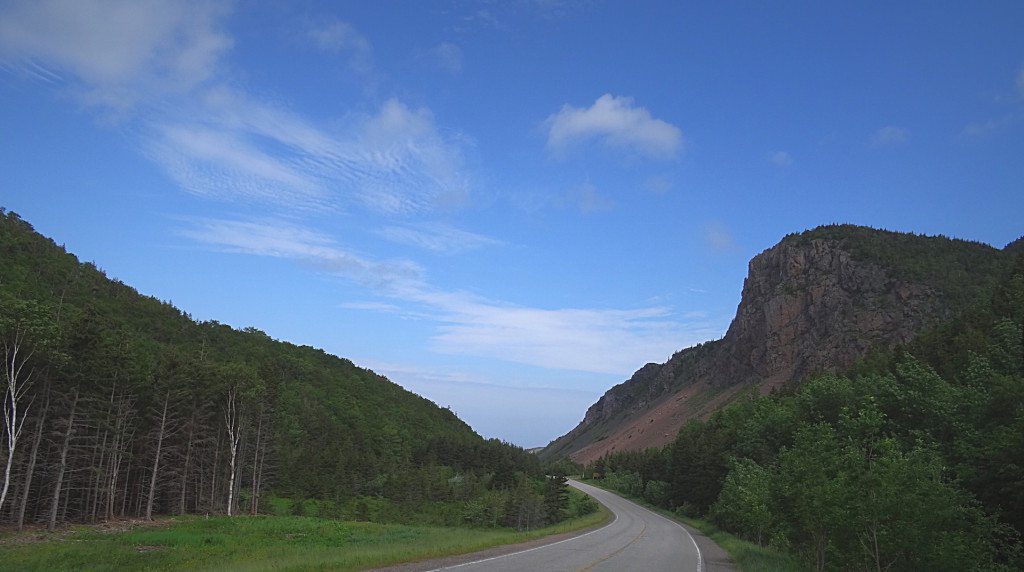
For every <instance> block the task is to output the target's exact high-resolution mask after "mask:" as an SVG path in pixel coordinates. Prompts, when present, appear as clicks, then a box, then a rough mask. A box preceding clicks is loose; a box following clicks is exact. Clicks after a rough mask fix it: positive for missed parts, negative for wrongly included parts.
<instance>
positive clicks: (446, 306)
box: [180, 219, 721, 375]
mask: <svg viewBox="0 0 1024 572" xmlns="http://www.w3.org/2000/svg"><path fill="white" fill-rule="evenodd" d="M180 234H181V235H182V236H185V237H187V238H190V239H193V240H196V241H199V242H201V243H203V244H205V245H208V246H209V247H212V248H217V249H220V250H223V251H225V252H234V253H240V254H249V255H256V256H268V257H275V258H287V259H292V260H295V261H296V262H301V263H305V264H309V265H312V266H315V267H317V268H322V269H325V270H328V271H330V272H333V273H335V274H337V275H339V276H341V277H343V278H346V279H349V280H353V281H355V282H357V283H360V284H364V285H367V286H370V287H373V288H375V290H376V292H377V294H378V295H379V296H381V297H383V298H384V299H385V300H388V301H387V302H377V301H370V302H360V303H358V306H352V305H349V306H347V307H349V308H351V309H360V310H369V311H379V312H385V313H400V314H402V315H405V316H408V317H413V318H415V319H420V320H425V321H428V322H431V323H433V324H435V333H434V334H433V335H432V336H431V338H430V342H429V343H430V347H431V348H432V349H433V351H435V352H438V353H443V354H456V355H472V356H477V357H485V358H492V359H499V360H504V361H509V362H515V363H523V364H529V365H534V366H538V367H545V368H555V369H564V370H575V371H582V372H590V373H602V374H614V375H628V374H629V373H631V372H632V371H633V370H635V369H636V366H637V364H642V363H646V362H648V361H653V360H661V359H664V358H665V357H666V356H668V355H671V354H672V352H674V351H675V350H678V349H679V348H680V347H684V346H687V345H692V344H694V343H698V342H701V341H704V340H707V339H709V338H711V337H715V336H717V335H720V334H721V331H720V328H719V327H716V325H715V324H712V323H711V322H710V321H709V320H706V319H704V318H703V317H702V318H700V319H699V320H697V321H688V320H686V319H683V320H680V318H678V317H677V316H675V315H674V313H673V311H672V310H671V309H670V308H667V307H663V306H651V307H643V308H636V309H616V308H537V307H529V306H522V305H517V304H512V303H508V302H504V301H499V300H491V299H487V298H484V297H481V296H477V295H474V294H469V293H465V292H457V291H446V290H443V289H438V288H436V287H433V286H431V285H430V283H429V281H428V280H427V279H426V278H425V276H424V272H423V270H422V269H421V268H420V267H419V266H418V265H416V264H414V263H412V262H409V261H404V260H396V261H379V260H374V259H373V258H370V257H366V256H362V255H358V254H355V253H352V252H350V251H348V250H346V249H344V248H342V247H341V246H339V245H338V244H337V243H336V242H335V241H334V240H332V239H331V238H330V237H328V236H326V235H324V234H322V233H319V232H315V231H312V230H309V229H306V228H303V227H301V226H297V225H295V224H292V223H287V222H284V221H280V220H272V219H267V220H221V219H195V220H191V221H189V223H188V226H187V228H184V229H182V230H181V231H180Z"/></svg>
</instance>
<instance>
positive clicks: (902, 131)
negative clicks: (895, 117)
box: [871, 125, 910, 147]
mask: <svg viewBox="0 0 1024 572" xmlns="http://www.w3.org/2000/svg"><path fill="white" fill-rule="evenodd" d="M907 141H910V130H909V129H906V128H905V127H896V126H895V125H886V126H885V127H883V128H881V129H879V130H878V131H876V132H875V134H874V136H873V137H872V138H871V142H872V144H874V145H875V146H877V147H886V146H890V145H899V144H901V143H906V142H907Z"/></svg>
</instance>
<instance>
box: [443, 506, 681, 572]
mask: <svg viewBox="0 0 1024 572" xmlns="http://www.w3.org/2000/svg"><path fill="white" fill-rule="evenodd" d="M591 498H593V497H591ZM608 510H611V509H610V508H609V509H608ZM612 514H615V513H614V511H613V512H612ZM616 520H619V515H617V514H615V518H613V519H611V520H610V521H609V522H608V524H606V525H604V526H602V527H601V528H596V529H594V530H591V531H590V532H588V533H586V534H581V535H579V536H574V537H572V538H566V539H565V540H559V541H558V542H552V543H551V544H545V545H543V546H535V547H533V548H527V549H526V550H520V551H519V552H510V553H508V554H502V555H501V556H492V557H490V558H484V559H483V560H474V561H472V562H463V563H462V564H455V565H453V566H443V567H441V568H435V569H433V570H429V571H428V572H438V570H453V569H455V568H462V567H463V566H470V565H472V564H482V563H484V562H490V561H492V560H499V559H501V558H508V557H509V556H515V555H517V554H526V553H527V552H533V551H534V550H540V549H541V548H547V547H549V546H556V545H558V544H562V543H563V542H572V541H573V540H579V539H581V538H583V537H586V536H590V535H591V534H594V533H595V532H600V531H602V530H604V529H605V528H606V527H608V526H611V525H612V523H613V522H615V521H616ZM684 530H685V529H684ZM691 540H692V539H691ZM697 572H700V571H699V570H698V571H697Z"/></svg>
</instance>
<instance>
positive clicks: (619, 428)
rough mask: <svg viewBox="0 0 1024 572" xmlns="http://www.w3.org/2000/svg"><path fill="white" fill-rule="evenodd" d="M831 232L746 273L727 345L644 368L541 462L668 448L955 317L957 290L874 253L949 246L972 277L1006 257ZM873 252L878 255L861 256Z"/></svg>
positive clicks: (778, 251)
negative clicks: (743, 402)
mask: <svg viewBox="0 0 1024 572" xmlns="http://www.w3.org/2000/svg"><path fill="white" fill-rule="evenodd" d="M823 229H825V231H823V230H822V229H819V230H817V231H809V232H807V233H804V234H801V235H791V236H790V237H787V238H786V239H785V240H783V241H782V242H781V243H779V244H778V245H776V246H774V247H772V248H770V249H768V250H766V251H764V252H762V253H761V254H759V255H757V256H756V257H754V259H753V260H751V261H750V266H749V273H748V275H747V278H746V280H745V281H744V285H743V293H742V297H741V301H740V304H739V308H738V309H737V312H736V317H735V319H734V320H733V321H732V324H731V325H730V326H729V329H728V331H727V333H726V334H725V336H724V337H723V338H722V339H720V340H717V341H712V342H708V343H704V344H700V345H698V346H694V347H692V348H688V349H685V350H683V351H680V352H678V353H676V354H675V355H673V356H672V358H671V359H669V360H668V362H666V363H665V364H653V363H651V364H647V365H645V366H644V367H642V368H641V369H640V370H639V371H637V372H636V373H635V374H634V375H633V376H632V377H631V378H630V379H629V380H628V381H626V382H624V383H621V384H619V385H617V386H615V387H613V388H612V389H610V390H609V391H608V392H607V393H605V395H604V396H603V397H601V399H599V400H598V401H597V403H595V404H594V405H592V406H591V407H590V409H588V410H587V413H586V415H585V416H584V418H583V421H581V422H580V424H579V425H578V426H576V428H574V429H573V430H572V431H570V432H569V433H567V434H566V435H564V436H562V437H560V438H558V439H556V440H555V441H552V442H551V444H549V445H548V447H547V448H546V449H545V450H544V451H543V453H542V454H543V455H544V456H547V457H555V456H561V455H569V456H570V457H572V458H573V459H576V460H578V461H581V462H586V461H590V460H593V459H596V458H598V457H600V456H601V455H603V454H605V453H607V452H611V451H621V450H630V449H641V448H646V447H652V446H660V445H664V444H666V443H668V442H670V441H671V440H672V439H674V438H675V435H676V433H678V431H679V428H680V427H681V426H682V424H683V423H684V422H685V421H686V420H688V419H690V418H693V417H701V416H706V415H709V414H710V413H712V412H714V411H715V410H717V409H718V408H720V407H721V406H723V405H724V404H726V403H728V402H729V400H730V399H732V398H733V397H734V396H735V395H736V394H737V393H739V392H740V391H741V390H744V389H745V388H750V387H752V386H755V387H757V388H758V390H760V391H762V392H767V391H769V390H771V388H773V387H777V386H779V385H781V384H785V383H789V382H793V381H798V380H801V379H804V378H805V377H806V376H808V375H812V374H814V373H818V372H824V371H835V370H843V369H846V368H849V367H850V366H852V365H854V364H855V363H856V362H857V361H858V360H859V359H861V358H863V357H865V356H866V355H867V354H868V352H869V351H871V350H872V349H873V348H893V347H895V346H898V345H900V344H905V343H907V342H909V341H910V340H911V339H912V338H913V337H914V336H915V335H916V334H917V333H918V332H920V331H921V330H922V329H923V328H924V327H925V326H927V325H928V324H930V323H933V322H935V321H937V320H942V319H945V318H947V317H949V316H950V315H951V313H952V312H953V310H954V306H955V301H954V300H955V297H954V296H953V294H951V293H950V292H953V291H954V289H953V288H944V287H943V285H941V284H937V283H932V282H935V281H929V280H927V279H925V280H920V279H918V280H915V279H913V276H914V274H913V273H912V272H904V271H901V270H902V269H903V268H902V267H899V268H897V267H896V266H894V265H893V264H890V265H886V264H885V262H884V261H883V260H876V259H872V256H870V255H866V254H865V252H875V251H877V250H878V248H877V246H878V245H877V244H875V243H872V242H871V241H894V240H896V241H911V242H913V243H914V244H915V245H916V246H919V247H920V246H921V245H919V244H917V241H929V240H934V241H941V244H942V249H943V251H942V252H944V253H945V252H947V251H951V252H953V254H952V255H949V256H947V258H949V259H950V260H952V261H953V262H950V264H956V262H955V261H957V260H961V259H963V260H967V261H968V262H966V263H964V264H966V265H970V264H971V262H970V261H971V260H973V257H975V256H981V257H985V256H991V255H993V254H995V255H998V253H999V251H998V250H996V249H994V248H992V247H989V246H986V245H980V244H978V243H968V242H963V241H951V240H950V239H946V238H930V237H918V236H914V235H907V234H898V233H890V232H886V231H875V230H872V229H865V228H863V227H823ZM844 233H851V234H855V235H856V236H857V240H858V241H859V242H852V241H851V240H847V239H845V238H843V237H844V236H845V235H844ZM865 237H867V238H865ZM865 241H866V242H865ZM865 244H866V245H867V246H868V247H871V248H874V249H875V250H869V249H867V248H858V247H863V246H864V245H865ZM901 244H902V243H901ZM951 244H952V245H953V246H950V245H951ZM924 248H925V249H927V248H928V245H927V244H925V245H924ZM951 249H952V250H951ZM955 249H962V250H963V252H959V251H956V250H955ZM897 251H899V252H902V251H900V250H897ZM884 252H885V253H886V254H888V253H889V252H891V250H887V251H884ZM875 258H881V257H875ZM910 262H914V261H910ZM943 263H945V258H944V259H943ZM904 266H906V267H908V268H913V269H916V266H913V265H912V264H908V265H904ZM965 270H969V269H965V268H950V269H949V271H951V272H964V271H965ZM908 276H910V278H908ZM956 292H960V290H956Z"/></svg>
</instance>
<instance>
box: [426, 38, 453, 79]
mask: <svg viewBox="0 0 1024 572" xmlns="http://www.w3.org/2000/svg"><path fill="white" fill-rule="evenodd" d="M424 58H425V59H426V61H428V62H429V63H430V64H431V65H433V66H435V67H437V68H438V69H440V70H441V71H444V72H446V73H449V74H451V75H459V73H461V72H462V48H460V47H459V46H457V45H455V44H453V43H451V42H441V43H440V44H437V45H436V46H434V47H432V48H430V49H429V50H427V51H426V52H425V53H424Z"/></svg>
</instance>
